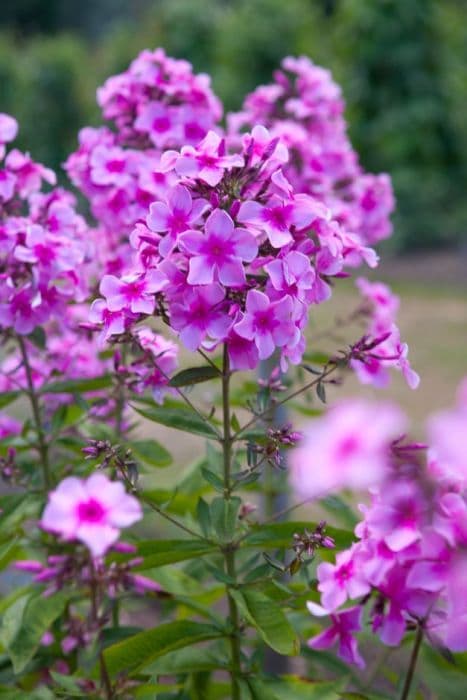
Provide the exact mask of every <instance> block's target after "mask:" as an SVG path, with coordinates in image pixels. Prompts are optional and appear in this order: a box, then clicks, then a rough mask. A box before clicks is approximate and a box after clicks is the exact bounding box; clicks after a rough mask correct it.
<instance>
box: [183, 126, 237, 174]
mask: <svg viewBox="0 0 467 700" xmlns="http://www.w3.org/2000/svg"><path fill="white" fill-rule="evenodd" d="M224 148H225V144H224V141H223V140H222V139H221V137H220V136H218V134H216V133H215V132H214V131H210V132H209V133H208V134H206V136H205V137H204V139H203V140H202V141H201V143H199V144H198V146H196V148H193V146H184V147H183V148H182V150H181V155H180V156H179V157H178V158H177V159H176V163H175V170H176V171H177V173H178V174H179V175H185V176H186V177H192V178H199V179H200V180H204V182H206V183H207V184H208V185H211V187H215V186H216V185H217V184H219V182H220V181H221V180H222V178H223V177H224V171H225V170H226V169H230V168H233V167H241V166H242V165H243V158H242V156H240V155H233V156H228V155H224V153H223V151H224Z"/></svg>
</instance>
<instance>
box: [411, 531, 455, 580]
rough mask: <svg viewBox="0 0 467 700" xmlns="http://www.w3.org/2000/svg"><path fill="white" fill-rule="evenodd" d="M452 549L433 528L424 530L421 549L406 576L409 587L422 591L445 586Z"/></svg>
mask: <svg viewBox="0 0 467 700" xmlns="http://www.w3.org/2000/svg"><path fill="white" fill-rule="evenodd" d="M451 559H452V550H451V549H450V547H449V546H448V545H447V543H446V540H445V539H444V538H443V537H440V535H439V534H438V533H437V532H436V531H435V530H429V529H427V530H425V532H424V536H423V539H422V541H421V551H420V555H419V558H417V559H416V560H415V561H414V562H413V564H412V566H411V567H410V571H409V573H408V576H407V586H408V587H409V588H420V589H421V590H424V591H433V592H436V591H441V590H442V589H443V588H444V587H445V586H446V580H447V575H448V572H449V565H450V562H451Z"/></svg>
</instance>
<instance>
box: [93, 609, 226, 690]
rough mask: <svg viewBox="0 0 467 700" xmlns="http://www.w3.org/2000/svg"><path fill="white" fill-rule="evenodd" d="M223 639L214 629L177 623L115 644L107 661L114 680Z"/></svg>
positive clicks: (182, 622)
mask: <svg viewBox="0 0 467 700" xmlns="http://www.w3.org/2000/svg"><path fill="white" fill-rule="evenodd" d="M220 637H222V634H221V632H220V631H219V630H218V629H217V627H214V626H213V625H206V624H202V623H199V622H191V621H190V620H176V621H175V622H168V623H166V624H163V625H158V626H157V627H155V628H154V629H150V630H145V631H144V632H139V633H138V634H135V635H134V636H133V637H130V638H129V639H126V640H124V641H123V642H119V643H118V644H114V645H113V646H111V647H109V648H108V649H106V650H105V651H104V658H105V661H106V665H107V669H108V671H109V674H110V676H111V677H112V676H115V675H116V674H117V673H121V672H122V671H124V670H126V671H129V672H133V671H138V670H139V669H141V668H144V667H145V666H147V665H148V664H150V663H151V662H152V661H154V660H155V659H157V658H158V657H159V656H162V655H163V654H167V653H168V652H169V651H174V650H175V649H181V648H183V647H187V646H191V645H192V644H197V643H198V642H202V641H205V640H207V639H216V638H220Z"/></svg>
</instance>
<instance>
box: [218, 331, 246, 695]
mask: <svg viewBox="0 0 467 700" xmlns="http://www.w3.org/2000/svg"><path fill="white" fill-rule="evenodd" d="M222 413H223V440H222V452H223V465H224V499H225V500H226V501H229V500H230V498H231V495H232V488H233V486H232V481H231V471H232V435H231V429H230V366H229V354H228V350H227V345H226V344H225V345H224V357H223V364H222ZM235 551H236V547H235V546H232V545H231V546H226V547H224V548H223V554H224V562H225V570H226V573H227V575H228V577H229V578H230V579H232V580H233V581H234V582H235V581H236V576H237V573H236V567H235ZM231 585H232V584H227V598H228V604H229V617H230V624H231V627H232V631H231V634H230V655H231V668H230V675H231V693H232V700H239V699H240V686H239V683H238V681H239V678H240V676H241V673H242V669H241V651H240V635H239V627H240V620H239V613H238V608H237V603H236V602H235V599H234V598H233V596H232V595H231V593H230V587H231ZM233 585H234V584H233Z"/></svg>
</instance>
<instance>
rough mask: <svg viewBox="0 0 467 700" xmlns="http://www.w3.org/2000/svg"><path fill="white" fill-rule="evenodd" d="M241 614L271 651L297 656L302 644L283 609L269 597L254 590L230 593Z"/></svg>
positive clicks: (232, 591)
mask: <svg viewBox="0 0 467 700" xmlns="http://www.w3.org/2000/svg"><path fill="white" fill-rule="evenodd" d="M230 593H231V595H233V597H234V599H235V601H236V603H237V605H238V606H239V608H240V610H241V612H242V613H243V615H244V616H245V617H246V619H247V620H248V621H249V622H250V624H251V625H253V627H255V628H256V629H257V630H258V632H259V634H260V635H261V637H262V638H263V640H264V641H265V642H266V644H267V645H268V646H270V647H271V649H274V651H277V653H278V654H283V655H284V656H295V655H296V654H298V652H299V651H300V642H299V639H298V637H297V635H296V634H295V631H294V629H293V627H292V625H291V624H290V622H289V621H288V619H287V618H286V616H285V614H284V612H283V611H282V608H281V607H280V605H279V604H278V603H276V602H275V601H274V600H272V599H271V598H268V596H266V595H264V594H263V593H260V592H259V591H256V590H252V589H246V588H245V589H242V590H241V591H235V590H231V591H230Z"/></svg>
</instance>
